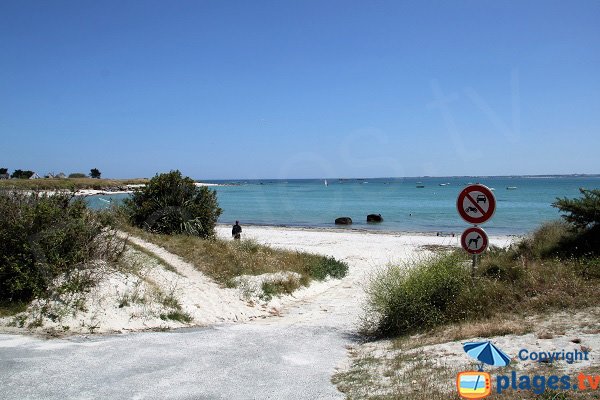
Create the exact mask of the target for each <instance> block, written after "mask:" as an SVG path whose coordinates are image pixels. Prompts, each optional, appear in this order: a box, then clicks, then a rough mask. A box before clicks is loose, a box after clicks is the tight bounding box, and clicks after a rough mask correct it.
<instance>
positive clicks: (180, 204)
mask: <svg viewBox="0 0 600 400" xmlns="http://www.w3.org/2000/svg"><path fill="white" fill-rule="evenodd" d="M124 209H125V212H126V214H127V215H128V216H129V220H130V221H131V223H132V224H133V225H134V226H137V227H140V228H143V229H146V230H148V231H151V232H155V233H164V234H175V233H184V234H187V235H193V236H199V237H202V238H211V237H214V235H215V225H216V223H217V219H218V218H219V216H220V215H221V212H222V210H221V209H220V208H219V205H218V203H217V195H216V193H215V192H214V191H212V190H210V189H208V188H207V187H204V186H202V187H197V186H196V185H195V184H194V181H193V180H192V179H191V178H188V177H183V176H182V175H181V172H179V171H171V172H169V173H165V174H158V175H156V176H155V177H154V178H152V179H151V180H150V182H149V183H148V184H147V185H146V186H144V187H143V188H140V189H138V190H137V191H135V192H134V193H133V195H132V197H131V198H130V199H127V200H125V202H124Z"/></svg>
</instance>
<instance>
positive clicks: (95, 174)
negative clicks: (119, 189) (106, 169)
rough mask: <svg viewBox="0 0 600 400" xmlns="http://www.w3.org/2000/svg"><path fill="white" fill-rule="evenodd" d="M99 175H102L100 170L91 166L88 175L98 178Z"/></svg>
mask: <svg viewBox="0 0 600 400" xmlns="http://www.w3.org/2000/svg"><path fill="white" fill-rule="evenodd" d="M100 176H102V173H101V172H100V170H99V169H98V168H92V169H91V170H90V177H91V178H94V179H100Z"/></svg>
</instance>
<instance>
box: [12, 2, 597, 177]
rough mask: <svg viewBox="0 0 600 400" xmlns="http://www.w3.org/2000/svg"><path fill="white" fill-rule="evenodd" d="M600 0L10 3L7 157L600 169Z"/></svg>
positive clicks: (195, 164) (138, 167) (121, 165)
mask: <svg viewBox="0 0 600 400" xmlns="http://www.w3.org/2000/svg"><path fill="white" fill-rule="evenodd" d="M598 21H600V2H598V1H574V2H565V1H560V2H558V1H514V2H509V1H493V2H492V1H480V0H477V1H458V2H454V1H453V2H447V1H411V2H408V1H362V2H359V1H328V0H318V1H317V0H315V1H226V0H220V1H200V0H197V1H189V2H188V1H173V2H167V1H143V2H142V1H17V0H14V1H3V2H1V3H0V55H1V56H0V137H1V138H2V140H1V142H0V164H2V165H0V167H7V168H9V169H10V170H11V171H12V170H14V169H16V168H21V169H33V170H36V171H38V173H40V174H45V173H47V172H50V171H54V172H59V171H63V172H65V173H71V172H78V171H82V172H89V169H90V168H93V167H97V168H99V169H100V170H101V171H102V172H103V176H105V177H138V176H152V175H154V174H155V173H156V172H162V171H168V170H170V169H180V170H181V171H183V172H184V173H185V174H187V175H190V176H192V177H195V178H197V179H219V178H223V179H230V178H231V179H232V178H302V177H316V178H319V177H377V176H420V175H438V176H444V175H505V174H506V175H510V174H557V173H600V162H599V161H598V153H599V150H600V74H599V72H598V71H600V23H598Z"/></svg>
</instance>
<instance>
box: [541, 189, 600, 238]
mask: <svg viewBox="0 0 600 400" xmlns="http://www.w3.org/2000/svg"><path fill="white" fill-rule="evenodd" d="M579 191H580V192H581V194H582V195H583V197H581V198H578V199H567V198H566V197H564V198H562V199H560V198H557V199H556V201H555V202H554V203H552V206H553V207H556V208H558V209H559V210H560V211H561V212H563V218H564V219H565V220H566V221H567V222H569V223H571V224H573V225H575V226H576V227H577V228H580V229H589V228H593V227H594V226H598V225H600V189H592V190H588V189H583V188H581V189H579Z"/></svg>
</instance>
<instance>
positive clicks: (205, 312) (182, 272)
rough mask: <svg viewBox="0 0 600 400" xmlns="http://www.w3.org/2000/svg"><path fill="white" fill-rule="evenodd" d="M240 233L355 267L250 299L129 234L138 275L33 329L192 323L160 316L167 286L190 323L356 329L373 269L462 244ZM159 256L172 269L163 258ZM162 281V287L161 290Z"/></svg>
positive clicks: (256, 230)
mask: <svg viewBox="0 0 600 400" xmlns="http://www.w3.org/2000/svg"><path fill="white" fill-rule="evenodd" d="M217 235H218V237H219V238H221V239H224V240H231V227H229V226H226V225H219V226H218V227H217ZM242 235H243V239H252V240H255V241H257V242H258V243H261V244H265V245H268V246H272V247H276V248H282V249H287V250H296V251H305V252H309V253H314V254H320V255H326V256H332V257H335V258H337V259H339V260H342V261H345V262H346V263H348V265H349V267H350V268H349V273H348V275H347V276H346V277H345V278H343V279H341V280H339V279H327V280H325V281H323V282H312V283H311V284H310V285H309V286H308V287H301V288H300V289H298V290H296V291H295V292H294V293H293V294H292V295H284V296H281V297H274V298H273V299H271V300H270V301H268V302H264V301H259V300H258V299H256V298H253V299H250V301H249V299H248V298H247V296H246V295H245V294H244V293H243V292H242V290H241V289H239V288H224V287H220V286H219V285H217V284H216V283H214V282H213V281H212V280H211V279H210V278H208V277H206V276H205V275H203V274H202V273H201V272H199V271H197V270H196V269H195V268H194V266H193V265H191V264H188V263H186V262H185V261H184V260H182V259H181V258H179V257H178V256H176V255H174V254H171V253H169V252H167V251H166V250H164V249H162V248H160V247H158V246H156V245H153V244H150V243H147V242H145V241H143V240H141V239H139V238H133V237H130V238H129V240H130V241H131V242H132V243H134V244H135V245H137V246H140V247H142V248H143V249H145V251H147V252H149V253H150V254H153V255H154V256H155V258H151V257H148V256H147V255H145V254H142V253H140V252H139V251H137V252H136V250H134V249H130V250H129V251H128V257H132V258H134V259H135V263H137V264H140V268H141V270H140V272H139V273H138V275H139V276H131V275H127V274H111V275H109V276H106V277H103V279H101V280H100V282H99V284H98V285H97V286H96V287H94V288H92V290H91V291H90V293H89V294H88V295H87V297H86V306H85V307H84V310H81V311H79V312H78V313H77V314H73V315H65V316H64V317H63V318H62V320H61V321H50V320H46V321H44V323H43V326H42V327H40V328H38V329H35V330H34V331H37V332H44V331H47V330H48V329H59V328H60V329H63V330H65V328H64V327H65V326H68V327H69V328H68V334H77V333H89V332H90V329H92V331H93V332H95V333H115V332H132V331H139V330H147V329H156V328H160V329H163V328H179V327H183V326H188V325H187V324H184V323H181V322H177V321H165V320H163V319H161V318H159V315H160V309H159V305H158V304H155V303H156V302H155V301H154V299H155V298H158V297H160V293H163V292H168V293H169V294H172V295H173V296H175V297H176V298H177V299H178V301H179V302H180V303H181V304H182V307H183V310H184V311H186V312H187V313H188V314H190V315H191V316H192V318H193V321H192V323H191V325H198V326H208V325H212V324H216V323H227V322H238V323H239V322H248V321H251V320H254V319H257V318H258V319H268V318H269V317H272V316H274V315H276V316H279V317H283V319H281V318H278V321H279V322H278V323H282V322H283V323H285V322H290V323H297V322H298V321H300V320H301V321H303V322H304V323H307V324H313V325H314V324H324V325H329V326H336V327H342V326H343V327H344V328H345V329H348V330H355V328H356V325H357V323H358V318H359V316H360V313H361V309H362V308H361V307H362V299H363V296H364V294H363V293H364V291H363V287H364V284H365V283H366V281H367V279H368V277H369V275H370V274H371V273H373V272H374V271H377V270H378V269H380V268H383V267H385V266H386V265H388V264H402V263H405V262H407V261H413V260H418V259H419V258H421V257H424V256H426V255H428V254H431V251H432V249H436V248H439V247H440V246H442V247H457V246H460V244H459V238H458V237H451V236H435V235H427V234H416V233H375V232H365V231H354V230H348V229H312V228H284V227H268V226H244V231H243V233H242ZM514 240H516V237H513V236H496V237H491V238H490V243H491V244H492V245H495V246H501V247H504V246H507V245H509V244H510V243H512V242H513V241H514ZM156 257H157V258H158V259H160V260H162V262H163V263H164V264H165V265H168V266H169V268H170V269H166V268H165V265H161V264H160V263H158V262H157V259H156ZM157 287H158V288H161V290H162V291H161V292H156V288H157ZM163 295H164V293H163ZM139 296H145V297H147V300H146V301H145V302H144V303H143V304H138V305H131V307H123V306H122V304H123V299H127V298H132V297H139ZM40 307H41V305H40ZM324 310H326V311H324ZM0 325H2V326H3V327H2V328H1V329H2V330H4V331H10V332H19V331H23V330H22V329H17V328H14V327H9V326H8V325H10V319H9V318H4V319H0ZM65 333H67V332H65Z"/></svg>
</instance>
